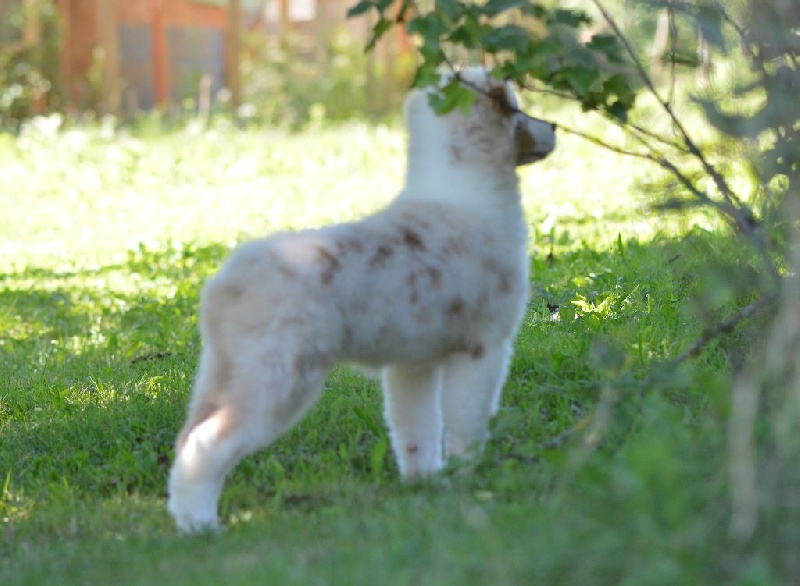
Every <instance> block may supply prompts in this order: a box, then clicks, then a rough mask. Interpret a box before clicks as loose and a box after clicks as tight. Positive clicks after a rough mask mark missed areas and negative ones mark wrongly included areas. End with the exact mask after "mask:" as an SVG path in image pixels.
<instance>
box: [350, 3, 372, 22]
mask: <svg viewBox="0 0 800 586" xmlns="http://www.w3.org/2000/svg"><path fill="white" fill-rule="evenodd" d="M371 8H375V0H361V1H360V2H359V3H358V4H356V5H355V6H351V7H350V8H348V9H347V18H353V17H355V16H361V15H362V14H365V13H367V12H368V11H369V10H370V9H371Z"/></svg>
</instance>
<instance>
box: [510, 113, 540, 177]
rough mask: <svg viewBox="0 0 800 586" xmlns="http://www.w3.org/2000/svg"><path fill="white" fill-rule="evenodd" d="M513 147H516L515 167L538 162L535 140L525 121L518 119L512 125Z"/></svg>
mask: <svg viewBox="0 0 800 586" xmlns="http://www.w3.org/2000/svg"><path fill="white" fill-rule="evenodd" d="M514 146H515V147H516V155H517V160H516V165H517V167H519V166H520V165H528V164H530V163H533V162H534V161H536V160H538V159H539V158H540V157H538V156H537V154H536V139H535V138H533V133H532V132H531V129H530V126H529V125H528V124H525V120H524V119H523V118H521V117H518V118H517V120H516V123H515V124H514Z"/></svg>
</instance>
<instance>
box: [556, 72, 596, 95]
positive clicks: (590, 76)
mask: <svg viewBox="0 0 800 586" xmlns="http://www.w3.org/2000/svg"><path fill="white" fill-rule="evenodd" d="M558 75H559V77H561V78H563V79H564V80H565V81H566V82H567V83H568V84H569V87H570V88H571V89H572V90H573V91H574V92H575V95H577V96H578V97H581V98H582V97H585V96H586V95H587V94H588V93H589V91H590V90H591V89H592V86H593V85H594V84H595V82H596V81H597V80H598V79H599V77H600V72H599V71H598V70H597V69H589V68H587V67H565V68H563V69H561V70H560V71H559V72H558Z"/></svg>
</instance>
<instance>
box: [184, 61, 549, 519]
mask: <svg viewBox="0 0 800 586" xmlns="http://www.w3.org/2000/svg"><path fill="white" fill-rule="evenodd" d="M462 75H463V76H464V78H465V79H466V80H467V81H468V82H469V83H471V84H474V85H477V86H479V87H482V88H485V89H486V90H488V91H490V92H491V93H492V94H493V95H496V96H499V99H495V100H492V99H489V98H488V97H486V96H483V95H481V96H479V98H478V100H477V102H476V103H475V105H474V107H473V108H472V110H471V112H470V113H469V114H468V115H464V114H461V113H458V112H456V113H452V114H449V115H447V116H442V117H439V116H436V115H435V114H434V113H433V112H432V111H431V109H430V107H429V104H428V94H427V93H426V92H422V91H418V92H414V93H412V94H411V95H410V96H409V98H408V100H407V102H406V119H407V124H408V130H409V147H408V172H407V177H406V185H405V189H404V190H403V191H402V192H401V193H400V194H399V196H398V197H397V198H396V200H395V201H394V202H392V203H391V204H390V205H389V206H388V207H387V208H385V209H384V210H382V211H380V212H378V213H376V214H375V215H373V216H370V217H367V218H365V219H364V220H362V221H360V222H355V223H349V224H340V225H334V226H328V227H325V228H320V229H317V230H305V231H301V232H285V233H280V234H276V235H273V236H271V237H270V238H267V239H264V240H259V241H256V242H251V243H249V244H245V245H244V246H242V247H240V248H239V249H238V250H237V251H235V252H234V253H233V255H232V256H231V258H230V259H229V261H228V262H227V263H226V264H225V266H224V267H223V268H222V270H221V271H220V272H219V274H218V275H216V276H215V277H214V278H213V279H211V280H210V281H209V282H208V284H207V285H206V287H205V290H204V294H203V301H202V308H201V314H200V322H201V325H200V327H201V333H202V337H203V342H204V347H203V352H202V355H201V360H200V368H199V372H198V376H197V381H196V384H195V388H194V393H193V396H192V401H191V405H190V407H189V414H188V418H187V421H186V424H185V426H184V428H183V430H182V431H181V433H180V435H179V437H178V441H177V446H176V459H175V463H174V466H173V468H172V472H171V474H170V480H169V502H168V507H169V511H170V512H171V513H172V515H173V516H174V518H175V520H176V522H177V524H178V526H179V527H180V528H181V529H182V530H185V531H193V530H199V529H206V528H213V527H214V526H216V523H217V502H218V499H219V494H220V491H221V490H222V485H223V483H224V479H225V476H226V475H227V474H228V472H230V470H231V469H232V468H233V467H234V465H235V464H236V463H237V462H238V461H239V460H240V459H241V458H242V457H244V456H245V455H247V454H249V453H252V452H254V451H255V450H258V449H260V448H262V447H264V446H266V445H267V444H269V443H270V442H272V441H274V440H275V439H276V438H277V437H278V436H279V435H281V434H282V433H284V432H285V431H286V430H287V429H288V428H289V427H290V426H292V425H293V424H294V423H295V422H297V421H298V420H299V419H300V418H301V417H302V416H303V415H304V414H305V413H306V411H307V410H308V409H309V408H310V407H311V406H312V405H313V404H314V403H315V401H316V400H317V399H318V398H319V396H320V393H321V391H322V387H323V384H324V381H325V377H326V375H327V373H328V372H329V370H330V369H331V367H332V366H333V365H334V364H335V363H337V362H341V361H345V362H355V363H360V364H363V365H365V366H368V367H373V368H378V369H380V370H381V373H382V381H383V389H384V392H385V405H386V421H387V423H388V426H389V430H390V433H391V439H392V447H393V449H394V453H395V455H396V458H397V462H398V465H399V469H400V473H401V475H402V476H403V477H404V478H416V477H424V476H428V475H430V474H433V473H435V472H436V471H437V470H439V469H440V468H441V467H442V463H443V458H444V456H453V455H463V454H465V452H466V451H467V450H468V449H469V448H470V447H472V446H474V445H480V443H481V442H483V441H484V440H485V438H486V435H487V430H488V421H489V419H490V417H491V416H492V415H493V414H494V413H495V411H496V410H497V406H498V403H499V400H500V393H501V391H502V386H503V383H504V381H505V378H506V374H507V370H508V365H509V361H510V358H511V353H512V344H513V340H514V337H515V334H516V331H517V327H518V324H519V322H520V320H521V318H522V315H523V312H524V309H525V304H526V300H527V296H528V259H527V253H526V251H527V231H526V224H525V221H524V218H523V213H522V208H521V204H520V194H519V187H518V181H517V177H516V172H515V167H516V166H517V165H518V164H524V163H529V162H532V161H533V160H537V159H539V158H542V157H544V156H546V155H547V154H548V153H549V152H550V151H551V150H552V149H553V147H554V146H555V134H554V130H553V127H552V126H551V125H549V124H547V123H544V122H541V121H537V120H534V119H532V118H528V117H526V116H525V115H524V114H521V113H519V112H515V111H514V108H516V106H517V102H516V97H515V96H514V95H513V91H512V90H511V88H510V86H509V85H508V84H505V83H503V82H499V81H497V80H494V79H493V78H491V77H490V76H489V75H488V74H487V73H486V72H485V71H484V70H477V69H476V70H468V71H466V72H464V73H463V74H462Z"/></svg>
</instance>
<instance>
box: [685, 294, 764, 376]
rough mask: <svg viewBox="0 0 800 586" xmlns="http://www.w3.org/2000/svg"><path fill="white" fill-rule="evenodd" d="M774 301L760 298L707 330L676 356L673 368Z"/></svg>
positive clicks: (694, 355)
mask: <svg viewBox="0 0 800 586" xmlns="http://www.w3.org/2000/svg"><path fill="white" fill-rule="evenodd" d="M775 300H776V296H775V295H767V296H765V297H761V298H760V299H759V300H758V301H755V302H753V303H751V304H750V305H748V306H746V307H743V308H742V309H741V310H739V311H738V312H737V313H735V314H734V315H732V316H731V317H729V318H728V319H726V320H725V321H724V322H722V323H719V324H717V325H716V326H714V327H713V328H709V329H707V330H706V331H704V332H703V334H702V335H701V336H700V337H699V338H698V339H697V340H696V341H695V342H694V343H693V344H692V345H690V346H689V347H688V348H686V349H685V350H684V351H683V352H681V353H680V354H678V356H677V357H676V358H675V359H674V360H673V361H672V364H673V365H674V366H677V365H678V364H680V363H681V362H685V361H686V360H688V359H689V358H694V357H696V356H697V355H698V354H700V352H701V351H702V350H703V348H705V347H706V346H708V344H709V343H710V342H712V341H713V340H716V339H717V338H718V337H719V336H721V335H722V334H729V333H731V332H732V331H733V329H734V328H735V327H736V326H737V325H739V324H740V323H741V322H742V321H744V320H746V319H748V318H751V317H753V316H755V315H757V314H759V313H761V312H762V311H764V310H765V309H767V308H768V307H770V306H771V305H772V304H773V303H774V302H775Z"/></svg>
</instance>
